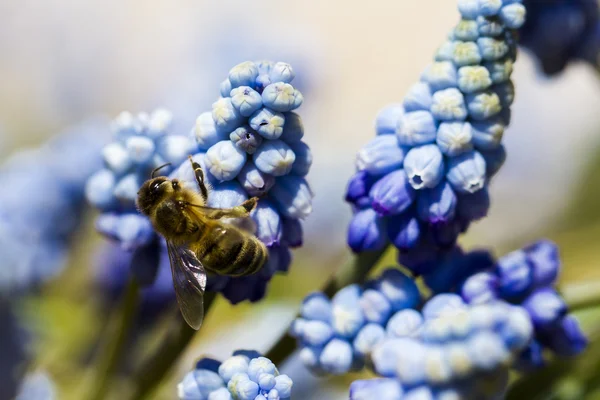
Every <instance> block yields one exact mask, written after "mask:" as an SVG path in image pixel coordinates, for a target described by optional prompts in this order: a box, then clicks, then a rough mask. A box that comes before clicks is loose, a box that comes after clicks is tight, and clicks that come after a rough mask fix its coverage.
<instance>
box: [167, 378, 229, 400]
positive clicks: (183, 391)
mask: <svg viewBox="0 0 600 400" xmlns="http://www.w3.org/2000/svg"><path fill="white" fill-rule="evenodd" d="M194 375H195V371H192V372H188V373H187V374H186V375H185V376H184V377H183V380H182V381H181V382H180V383H179V384H178V385H177V397H178V398H179V399H180V400H194V399H202V398H204V395H203V394H202V393H201V392H200V388H199V387H198V382H196V378H195V376H194ZM219 379H220V378H219Z"/></svg>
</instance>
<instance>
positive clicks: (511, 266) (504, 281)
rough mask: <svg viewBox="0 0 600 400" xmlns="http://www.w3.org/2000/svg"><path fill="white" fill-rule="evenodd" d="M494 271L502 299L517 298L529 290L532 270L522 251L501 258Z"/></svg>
mask: <svg viewBox="0 0 600 400" xmlns="http://www.w3.org/2000/svg"><path fill="white" fill-rule="evenodd" d="M496 270H497V274H498V276H499V278H500V293H501V294H502V296H503V297H505V298H509V299H513V298H518V297H520V296H523V295H524V294H526V292H527V291H528V290H529V289H530V288H531V285H532V278H533V276H532V270H531V266H530V265H529V263H528V261H527V255H526V253H525V252H524V251H523V250H516V251H513V252H511V253H509V254H507V255H505V256H503V257H501V258H500V259H499V260H498V262H497V265H496Z"/></svg>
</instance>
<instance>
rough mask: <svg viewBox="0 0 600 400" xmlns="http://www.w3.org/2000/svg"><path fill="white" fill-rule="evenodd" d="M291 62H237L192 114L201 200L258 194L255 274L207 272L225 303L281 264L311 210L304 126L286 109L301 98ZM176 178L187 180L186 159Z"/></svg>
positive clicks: (224, 203) (215, 202) (263, 282)
mask: <svg viewBox="0 0 600 400" xmlns="http://www.w3.org/2000/svg"><path fill="white" fill-rule="evenodd" d="M294 76H295V75H294V70H293V69H292V67H291V66H290V65H289V64H287V63H284V62H271V61H260V62H251V61H247V62H243V63H241V64H238V65H236V66H235V67H233V68H232V69H231V70H230V71H229V76H228V78H227V79H226V80H225V81H224V82H223V83H222V84H221V96H222V97H221V98H220V99H219V100H217V101H216V102H215V103H214V104H213V106H212V111H211V112H205V113H202V114H200V116H199V117H198V118H197V120H196V125H195V127H194V129H193V130H192V136H193V137H194V138H195V140H196V142H197V144H198V147H199V149H200V153H199V154H197V155H195V156H194V159H195V160H197V161H198V162H199V163H200V164H201V165H203V167H204V169H205V170H206V172H207V174H206V175H207V178H208V181H209V182H210V183H211V185H212V192H211V194H210V195H209V205H210V206H212V207H232V206H234V205H239V204H240V203H241V202H243V201H244V200H246V199H248V198H250V197H254V196H257V197H259V198H260V200H259V202H258V206H257V209H256V210H255V211H254V212H253V214H252V219H253V221H254V222H255V225H256V227H255V228H256V236H257V237H258V238H259V239H260V240H261V241H262V242H263V243H265V244H266V245H267V248H268V249H269V261H268V262H267V265H266V266H265V267H264V268H263V269H262V270H261V271H260V272H258V273H257V274H255V275H253V276H248V277H241V278H229V277H224V276H214V277H212V279H209V282H208V288H209V290H218V291H220V292H222V293H223V295H224V296H225V297H227V298H228V299H229V300H230V301H231V302H232V303H238V302H240V301H243V300H250V301H257V300H260V299H261V298H262V297H263V296H264V294H265V290H266V286H267V283H268V282H269V280H270V279H271V277H272V276H273V274H275V273H276V272H286V271H287V270H288V268H289V265H290V263H291V252H290V248H293V247H298V246H301V245H302V240H303V238H302V225H301V220H302V219H304V218H305V217H307V216H308V215H309V214H310V212H311V211H312V197H313V194H312V191H311V189H310V187H309V185H308V182H307V181H306V178H305V177H306V175H307V174H308V171H309V169H310V166H311V164H312V154H311V152H310V149H309V147H308V146H307V145H306V143H304V142H303V141H302V137H303V136H304V127H303V125H302V120H301V119H300V116H299V115H298V114H296V113H295V112H293V110H295V109H297V108H298V107H299V106H300V105H301V104H302V101H303V97H302V94H301V93H300V92H299V91H298V90H296V89H295V88H294V87H293V86H292V85H291V82H292V80H293V79H294ZM175 175H177V176H179V177H180V178H181V179H183V180H189V181H193V177H192V171H191V168H189V165H186V164H185V163H184V165H182V167H181V170H180V171H179V173H177V171H176V173H175Z"/></svg>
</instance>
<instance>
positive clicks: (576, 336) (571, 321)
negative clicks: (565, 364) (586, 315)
mask: <svg viewBox="0 0 600 400" xmlns="http://www.w3.org/2000/svg"><path fill="white" fill-rule="evenodd" d="M549 335H550V340H549V343H548V346H549V347H550V348H551V349H552V351H554V352H556V354H558V355H559V356H562V357H572V356H576V355H577V354H579V353H581V352H582V351H583V350H585V348H586V346H587V344H588V339H587V338H586V336H585V333H584V332H583V331H582V330H581V327H580V326H579V323H578V322H577V319H575V317H573V316H572V315H567V316H566V317H564V318H563V319H562V320H561V321H560V323H559V324H558V326H557V327H555V328H554V329H552V330H551V331H550V332H549Z"/></svg>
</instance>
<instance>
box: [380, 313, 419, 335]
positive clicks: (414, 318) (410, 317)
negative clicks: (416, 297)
mask: <svg viewBox="0 0 600 400" xmlns="http://www.w3.org/2000/svg"><path fill="white" fill-rule="evenodd" d="M422 326H423V317H422V316H421V313H420V312H418V311H416V310H413V309H410V308H409V309H406V310H402V311H398V312H397V313H396V314H394V315H393V316H392V318H390V320H389V321H388V323H387V327H386V332H387V334H388V336H389V337H398V338H400V337H417V336H418V335H419V334H420V332H421V327H422Z"/></svg>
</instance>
